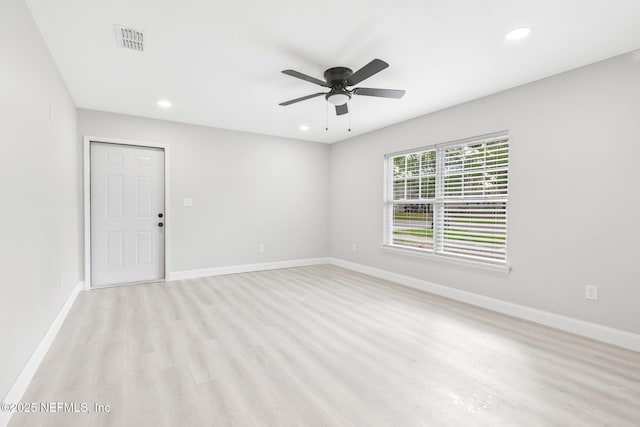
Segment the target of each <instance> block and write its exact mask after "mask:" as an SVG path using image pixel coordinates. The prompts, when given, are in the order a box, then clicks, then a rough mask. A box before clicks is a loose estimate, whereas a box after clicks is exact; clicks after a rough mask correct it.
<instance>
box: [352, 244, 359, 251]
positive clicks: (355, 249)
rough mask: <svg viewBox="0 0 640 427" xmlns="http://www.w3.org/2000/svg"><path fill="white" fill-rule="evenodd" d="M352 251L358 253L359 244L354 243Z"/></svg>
mask: <svg viewBox="0 0 640 427" xmlns="http://www.w3.org/2000/svg"><path fill="white" fill-rule="evenodd" d="M351 250H352V251H353V252H358V245H357V244H355V243H352V244H351Z"/></svg>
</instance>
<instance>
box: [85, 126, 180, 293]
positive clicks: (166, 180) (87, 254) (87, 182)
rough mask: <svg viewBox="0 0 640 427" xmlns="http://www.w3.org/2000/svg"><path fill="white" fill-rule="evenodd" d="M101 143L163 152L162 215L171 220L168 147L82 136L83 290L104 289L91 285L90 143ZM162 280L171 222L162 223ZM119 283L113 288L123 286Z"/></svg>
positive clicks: (166, 276) (167, 262) (166, 273)
mask: <svg viewBox="0 0 640 427" xmlns="http://www.w3.org/2000/svg"><path fill="white" fill-rule="evenodd" d="M92 142H101V143H105V144H118V145H127V146H136V147H147V148H161V149H162V150H163V151H164V215H165V219H166V218H169V219H171V218H172V217H171V212H170V203H169V201H170V199H169V188H170V187H169V164H170V163H169V145H168V144H163V143H156V142H148V141H134V140H129V139H118V138H104V137H97V136H90V135H84V143H83V151H84V153H83V155H84V179H83V185H84V288H85V289H86V290H89V289H102V288H104V287H102V286H101V287H97V288H94V287H93V286H92V284H91V151H90V150H91V143H92ZM164 223H165V226H164V278H163V279H161V280H163V281H166V280H170V275H171V274H170V273H169V266H170V265H171V263H170V260H171V247H170V245H169V242H170V241H171V239H169V233H170V230H171V221H164ZM125 284H126V283H119V284H117V285H113V286H120V285H125Z"/></svg>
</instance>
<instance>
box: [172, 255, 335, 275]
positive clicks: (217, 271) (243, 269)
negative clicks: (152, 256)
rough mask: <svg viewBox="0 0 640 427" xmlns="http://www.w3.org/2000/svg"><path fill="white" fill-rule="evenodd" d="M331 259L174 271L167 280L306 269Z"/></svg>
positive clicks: (308, 259)
mask: <svg viewBox="0 0 640 427" xmlns="http://www.w3.org/2000/svg"><path fill="white" fill-rule="evenodd" d="M328 263H329V258H304V259H294V260H289V261H276V262H263V263H258V264H242V265H231V266H228V267H215V268H202V269H199V270H186V271H174V272H171V273H169V277H167V280H184V279H197V278H200V277H209V276H222V275H225V274H237V273H249V272H251V271H263V270H278V269H280V268H293V267H304V266H307V265H318V264H328Z"/></svg>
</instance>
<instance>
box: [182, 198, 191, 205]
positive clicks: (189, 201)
mask: <svg viewBox="0 0 640 427" xmlns="http://www.w3.org/2000/svg"><path fill="white" fill-rule="evenodd" d="M184 205H185V206H193V199H184Z"/></svg>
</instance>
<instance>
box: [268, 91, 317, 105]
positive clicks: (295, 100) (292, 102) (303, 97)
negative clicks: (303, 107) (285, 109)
mask: <svg viewBox="0 0 640 427" xmlns="http://www.w3.org/2000/svg"><path fill="white" fill-rule="evenodd" d="M320 95H326V93H324V92H318V93H314V94H313V95H307V96H302V97H300V98H296V99H292V100H289V101H285V102H281V103H280V104H278V105H282V106H285V105H291V104H295V103H296V102H300V101H304V100H305V99H311V98H315V97H316V96H320Z"/></svg>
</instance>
